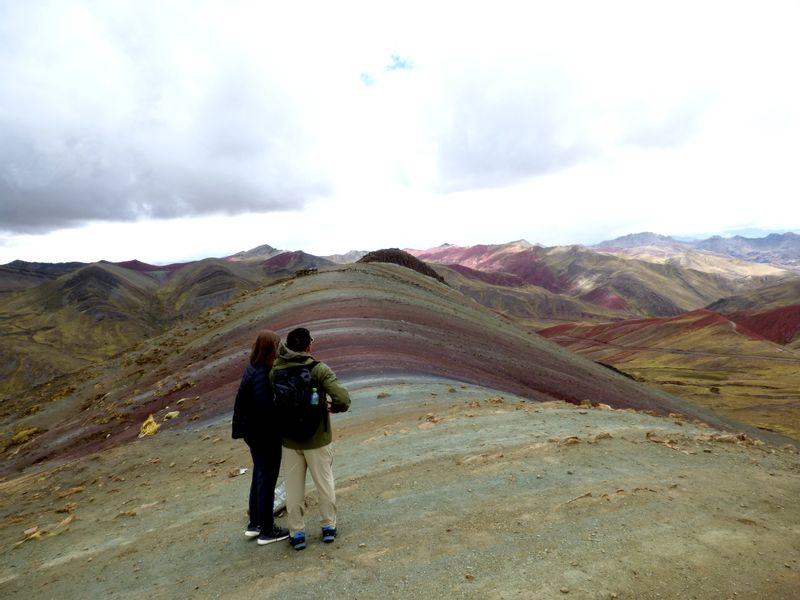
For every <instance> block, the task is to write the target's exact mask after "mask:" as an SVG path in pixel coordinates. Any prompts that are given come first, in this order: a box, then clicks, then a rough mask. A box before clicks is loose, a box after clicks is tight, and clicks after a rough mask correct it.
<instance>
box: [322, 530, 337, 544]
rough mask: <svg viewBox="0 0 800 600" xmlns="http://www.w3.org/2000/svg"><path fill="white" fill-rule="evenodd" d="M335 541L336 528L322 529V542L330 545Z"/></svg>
mask: <svg viewBox="0 0 800 600" xmlns="http://www.w3.org/2000/svg"><path fill="white" fill-rule="evenodd" d="M335 539H336V527H323V528H322V541H323V542H325V543H326V544H330V543H331V542H332V541H333V540H335Z"/></svg>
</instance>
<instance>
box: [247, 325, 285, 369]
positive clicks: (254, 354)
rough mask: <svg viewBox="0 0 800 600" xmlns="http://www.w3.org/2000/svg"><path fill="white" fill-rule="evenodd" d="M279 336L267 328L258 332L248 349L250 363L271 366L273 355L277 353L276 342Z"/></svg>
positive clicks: (268, 367) (278, 342) (278, 341)
mask: <svg viewBox="0 0 800 600" xmlns="http://www.w3.org/2000/svg"><path fill="white" fill-rule="evenodd" d="M280 342H281V338H280V336H279V335H278V334H277V333H275V332H274V331H270V330H268V329H266V330H264V331H262V332H260V333H259V334H258V337H257V338H256V342H255V343H254V344H253V349H252V350H251V351H250V364H251V365H253V366H254V367H259V366H261V367H266V368H267V369H271V368H272V363H273V362H274V361H275V356H276V355H277V354H278V344H280Z"/></svg>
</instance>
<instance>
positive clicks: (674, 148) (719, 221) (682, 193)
mask: <svg viewBox="0 0 800 600" xmlns="http://www.w3.org/2000/svg"><path fill="white" fill-rule="evenodd" d="M798 17H800V9H799V8H798V5H797V4H796V3H793V2H778V1H775V2H765V3H760V4H759V5H758V6H755V5H752V4H750V3H730V2H727V3H717V2H699V3H698V2H692V3H689V2H675V3H669V4H663V5H655V6H654V5H652V3H639V2H611V3H595V2H568V3H544V2H542V3H519V2H510V1H499V2H494V3H491V4H488V3H471V2H459V3H451V2H437V3H422V2H408V3H404V4H402V5H397V4H388V3H383V2H341V3H322V2H299V3H284V4H282V5H281V4H272V3H269V4H267V3H256V2H245V1H238V2H225V3H223V2H211V1H207V2H200V3H198V2H189V1H181V2H171V3H157V2H147V1H145V2H119V3H116V2H115V3H105V2H95V1H89V0H86V1H83V2H81V1H75V2H66V1H53V2H47V3H16V2H0V70H1V71H2V72H3V73H4V77H3V86H4V92H3V94H2V96H0V263H2V262H8V261H9V260H12V259H13V258H18V257H19V258H28V259H31V258H32V257H34V256H40V255H41V251H42V250H43V249H44V248H48V247H53V248H56V247H57V248H59V249H60V252H61V253H62V254H61V256H63V259H64V260H69V259H71V258H80V259H81V260H87V259H89V258H88V256H87V255H86V254H80V256H79V253H78V251H77V248H78V245H77V244H78V241H77V240H78V239H82V238H83V237H88V236H85V235H84V234H82V233H80V231H84V230H71V229H69V228H70V227H78V226H81V225H84V226H85V224H87V223H88V224H90V225H89V229H86V230H85V231H86V232H91V234H92V237H93V238H94V239H95V240H103V242H102V243H103V244H107V246H106V247H100V249H99V250H96V249H92V250H89V251H88V252H90V253H91V256H94V257H95V258H99V257H100V256H96V253H97V252H98V251H99V252H102V257H105V258H109V257H111V256H112V255H124V256H127V257H128V258H132V257H134V256H136V257H139V258H142V259H143V260H145V259H146V257H144V254H143V253H144V252H146V251H147V252H149V253H153V251H155V249H156V247H157V248H158V252H162V253H163V254H161V255H160V256H161V257H162V258H161V262H167V261H170V260H177V259H179V258H183V257H186V256H194V255H201V253H203V252H210V253H212V254H224V253H233V252H236V251H238V250H242V249H246V248H247V247H251V246H248V244H250V243H251V242H250V241H249V240H250V239H252V240H253V241H252V245H259V244H261V243H269V244H270V245H273V246H278V247H287V248H290V249H295V248H302V249H305V250H307V251H315V252H319V253H333V252H344V251H346V250H349V249H353V248H360V249H372V248H376V247H382V246H390V245H394V246H417V247H422V246H428V245H434V244H439V243H442V242H445V241H449V242H453V243H477V242H502V241H508V240H511V239H517V238H523V237H524V238H527V239H529V240H530V241H533V242H541V243H548V244H550V243H569V242H587V243H588V242H593V241H599V240H600V239H607V238H610V237H613V236H614V235H618V234H624V233H630V232H632V231H637V230H642V229H647V230H656V231H658V232H660V233H666V234H685V233H692V232H693V231H697V232H717V231H718V232H724V231H726V230H729V229H732V228H736V227H738V226H740V225H743V226H744V225H746V226H757V227H764V228H777V227H780V228H793V229H800V214H798V209H797V208H795V206H796V205H798V196H800V193H799V192H800V182H798V180H797V177H796V176H795V175H794V172H795V170H796V165H797V164H798V159H800V151H799V150H798V146H797V144H796V140H797V139H798V137H799V136H800V117H799V116H798V115H799V114H800V108H798V107H800V83H798V79H797V78H796V77H794V76H793V69H794V67H795V65H794V64H793V63H794V62H795V57H796V56H798V55H800V39H799V38H798V37H797V36H796V34H795V29H796V24H797V23H798V22H800V20H799V19H798ZM393 65H394V66H398V65H402V67H403V68H400V69H395V68H391V67H392V66H393ZM387 67H389V68H387ZM365 78H366V80H367V81H368V83H369V85H366V84H365ZM256 214H262V215H263V217H256V216H254V215H256ZM226 215H227V216H226ZM237 215H242V216H237ZM153 219H155V221H153ZM174 219H182V220H174ZM297 219H300V220H301V221H302V222H313V223H320V224H319V225H317V226H316V227H315V228H313V229H312V231H313V234H309V235H307V236H302V235H298V234H297V233H292V232H297V231H302V229H303V227H302V226H300V227H298V226H295V227H292V223H293V220H297ZM114 221H117V222H120V223H126V222H127V225H113V226H112V225H107V223H109V222H114ZM256 222H258V223H261V224H262V225H263V230H261V229H253V230H251V229H250V225H251V224H253V223H256ZM209 223H217V224H218V226H217V227H213V226H209V227H211V229H208V230H207V229H205V228H206V226H207V225H206V224H209ZM223 225H224V226H223ZM170 226H172V231H171V233H169V234H167V232H166V231H167V230H168V229H169V228H170ZM276 226H277V227H276ZM148 227H150V228H151V229H147V228H148ZM244 230H247V231H252V233H253V237H252V238H251V237H249V235H242V233H241V232H242V231H244ZM72 231H78V233H71V232H72ZM107 231H113V232H115V234H113V235H106V234H103V233H102V232H107ZM123 231H124V232H128V231H129V232H130V233H124V234H123ZM143 231H153V232H156V233H155V234H151V233H145V234H142V233H141V232H143ZM183 231H185V232H187V233H186V234H185V235H182V233H181V232H183ZM192 231H194V232H197V231H203V232H208V235H209V236H210V237H211V238H215V243H214V244H209V239H208V238H205V237H204V238H203V242H202V244H201V243H200V242H199V241H198V240H199V237H200V236H197V235H191V234H190V233H189V232H192ZM3 232H5V233H3ZM47 232H49V233H47ZM134 232H139V233H134ZM229 232H230V233H229ZM31 233H41V235H29V234H31ZM237 233H238V234H239V235H237ZM259 236H260V237H259ZM143 238H148V239H150V238H153V239H156V238H157V239H163V240H164V241H165V243H164V245H163V246H161V245H150V246H148V249H147V250H145V249H143V248H141V245H137V240H141V239H143ZM54 240H59V241H60V243H59V244H58V245H57V246H52V244H53V243H54ZM69 240H73V241H71V242H70V243H69V244H67V245H66V246H65V245H64V244H65V243H66V242H68V241H69ZM125 240H129V242H128V243H127V244H126V243H125ZM168 240H175V242H168ZM171 243H172V244H174V245H170V244H171ZM70 244H74V245H70ZM295 244H298V245H295ZM65 248H75V250H73V254H72V255H70V256H64V255H63V252H64V251H65ZM212 250H216V251H214V252H211V251H212ZM53 259H54V260H55V259H56V258H55V257H54V258H53ZM157 259H158V256H153V257H152V258H150V259H149V260H151V261H155V260H157ZM41 260H45V258H44V257H41Z"/></svg>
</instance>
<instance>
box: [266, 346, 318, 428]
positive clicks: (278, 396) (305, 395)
mask: <svg viewBox="0 0 800 600" xmlns="http://www.w3.org/2000/svg"><path fill="white" fill-rule="evenodd" d="M317 364H318V363H317V362H312V363H310V364H308V365H298V366H296V367H287V368H285V369H276V370H275V371H274V373H273V376H272V387H273V389H274V390H275V400H274V402H275V409H276V411H277V413H278V419H279V422H280V428H281V433H282V434H283V436H284V437H285V438H288V439H290V440H294V441H296V442H304V441H306V440H309V439H311V437H312V436H313V435H314V433H315V432H316V431H317V428H318V427H319V424H320V422H321V421H322V418H323V416H324V415H325V413H326V412H327V407H326V403H325V398H324V393H323V392H322V391H321V390H317V393H318V394H319V403H318V404H316V405H314V404H311V394H312V388H314V387H316V386H315V385H314V382H313V381H312V379H311V369H313V368H314V367H315V366H316V365H317Z"/></svg>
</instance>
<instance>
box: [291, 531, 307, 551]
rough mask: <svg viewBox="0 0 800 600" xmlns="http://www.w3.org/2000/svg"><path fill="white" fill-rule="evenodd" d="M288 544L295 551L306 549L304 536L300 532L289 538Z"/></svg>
mask: <svg viewBox="0 0 800 600" xmlns="http://www.w3.org/2000/svg"><path fill="white" fill-rule="evenodd" d="M289 543H290V544H291V545H292V548H294V549H295V550H303V549H304V548H305V547H306V534H305V533H303V532H302V531H301V532H300V533H295V534H294V535H293V536H292V537H290V538H289Z"/></svg>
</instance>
